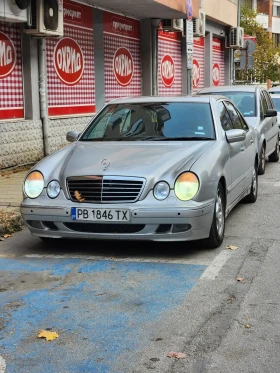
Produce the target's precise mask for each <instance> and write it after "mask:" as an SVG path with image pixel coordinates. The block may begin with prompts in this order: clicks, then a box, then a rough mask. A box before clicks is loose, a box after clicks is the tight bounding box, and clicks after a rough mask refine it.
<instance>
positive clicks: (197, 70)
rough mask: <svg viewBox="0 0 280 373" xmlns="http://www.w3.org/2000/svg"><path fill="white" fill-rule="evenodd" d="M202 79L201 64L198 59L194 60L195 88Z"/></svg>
mask: <svg viewBox="0 0 280 373" xmlns="http://www.w3.org/2000/svg"><path fill="white" fill-rule="evenodd" d="M199 80H200V66H199V63H198V61H197V60H196V59H194V60H193V88H197V87H198V84H199Z"/></svg>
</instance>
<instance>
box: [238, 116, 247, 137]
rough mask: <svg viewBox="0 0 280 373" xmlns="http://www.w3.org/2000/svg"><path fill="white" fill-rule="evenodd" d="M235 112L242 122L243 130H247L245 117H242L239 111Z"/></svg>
mask: <svg viewBox="0 0 280 373" xmlns="http://www.w3.org/2000/svg"><path fill="white" fill-rule="evenodd" d="M237 113H238V115H239V119H240V121H241V123H242V126H243V129H244V131H246V132H247V131H249V127H248V124H247V123H246V121H245V119H244V118H243V117H242V115H241V114H240V113H239V112H237Z"/></svg>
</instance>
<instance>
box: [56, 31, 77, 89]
mask: <svg viewBox="0 0 280 373" xmlns="http://www.w3.org/2000/svg"><path fill="white" fill-rule="evenodd" d="M54 67H55V71H56V73H57V75H58V77H59V79H60V80H61V81H62V82H63V83H65V84H68V85H74V84H77V83H78V82H79V81H80V79H81V78H82V76H83V72H84V56H83V52H82V50H81V48H80V46H79V44H78V43H77V42H76V41H75V40H74V39H71V38H68V37H65V38H62V39H60V41H59V42H58V43H57V44H56V47H55V49H54Z"/></svg>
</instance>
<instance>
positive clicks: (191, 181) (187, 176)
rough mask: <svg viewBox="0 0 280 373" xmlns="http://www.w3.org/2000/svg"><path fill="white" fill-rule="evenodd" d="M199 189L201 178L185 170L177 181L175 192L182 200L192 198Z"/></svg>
mask: <svg viewBox="0 0 280 373" xmlns="http://www.w3.org/2000/svg"><path fill="white" fill-rule="evenodd" d="M198 189H199V180H198V178H197V176H196V175H195V174H193V173H192V172H184V173H183V174H181V175H180V176H179V177H178V178H177V180H176V182H175V188H174V191H175V194H176V197H177V198H179V199H180V200H181V201H189V200H190V199H192V198H193V197H194V196H195V195H196V193H197V192H198Z"/></svg>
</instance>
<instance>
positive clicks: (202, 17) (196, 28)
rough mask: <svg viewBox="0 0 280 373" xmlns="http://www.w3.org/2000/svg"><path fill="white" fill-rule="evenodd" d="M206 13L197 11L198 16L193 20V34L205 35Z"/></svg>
mask: <svg viewBox="0 0 280 373" xmlns="http://www.w3.org/2000/svg"><path fill="white" fill-rule="evenodd" d="M205 25H206V13H204V12H201V11H199V18H196V19H194V20H193V36H203V37H204V36H205Z"/></svg>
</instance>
